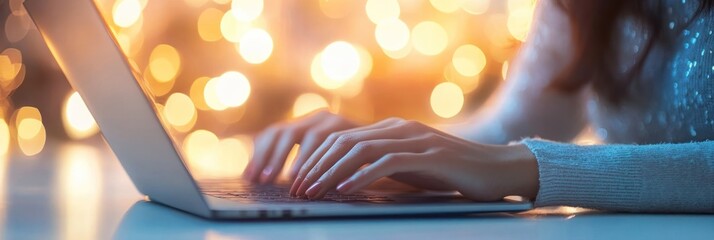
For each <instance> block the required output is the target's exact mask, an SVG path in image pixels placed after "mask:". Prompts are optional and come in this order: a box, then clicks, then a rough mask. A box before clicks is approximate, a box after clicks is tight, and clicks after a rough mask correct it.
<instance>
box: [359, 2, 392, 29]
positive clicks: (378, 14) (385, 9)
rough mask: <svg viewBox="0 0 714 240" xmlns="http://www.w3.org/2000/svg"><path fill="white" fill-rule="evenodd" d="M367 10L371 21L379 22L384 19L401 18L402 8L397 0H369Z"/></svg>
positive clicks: (366, 5)
mask: <svg viewBox="0 0 714 240" xmlns="http://www.w3.org/2000/svg"><path fill="white" fill-rule="evenodd" d="M365 12H366V13H367V17H368V18H369V20H370V21H372V22H373V23H374V24H379V23H381V22H382V21H384V20H389V19H396V18H399V14H400V12H401V10H400V8H399V1H397V0H367V3H366V4H365Z"/></svg>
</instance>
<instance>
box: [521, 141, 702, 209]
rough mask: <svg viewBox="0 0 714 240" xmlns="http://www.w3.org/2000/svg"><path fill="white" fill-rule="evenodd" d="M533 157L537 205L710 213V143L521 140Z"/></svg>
mask: <svg viewBox="0 0 714 240" xmlns="http://www.w3.org/2000/svg"><path fill="white" fill-rule="evenodd" d="M523 143H524V144H525V145H527V146H528V148H529V149H530V150H531V151H532V152H533V153H534V155H535V156H536V158H537V161H538V171H539V190H538V195H537V197H536V202H535V203H536V205H537V206H554V205H568V206H578V207H586V208H595V209H601V210H613V211H631V212H698V213H704V212H706V213H714V142H712V141H708V142H700V143H684V144H658V145H600V146H577V145H573V144H562V143H554V142H547V141H540V140H525V141H524V142H523Z"/></svg>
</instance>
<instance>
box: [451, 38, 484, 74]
mask: <svg viewBox="0 0 714 240" xmlns="http://www.w3.org/2000/svg"><path fill="white" fill-rule="evenodd" d="M452 63H453V65H454V69H456V71H457V72H459V73H460V74H461V75H464V76H467V77H473V76H476V75H478V74H479V73H481V71H483V68H484V67H486V55H485V54H484V53H483V51H481V49H480V48H478V47H477V46H474V45H471V44H466V45H462V46H460V47H459V48H457V49H456V51H454V56H453V57H452Z"/></svg>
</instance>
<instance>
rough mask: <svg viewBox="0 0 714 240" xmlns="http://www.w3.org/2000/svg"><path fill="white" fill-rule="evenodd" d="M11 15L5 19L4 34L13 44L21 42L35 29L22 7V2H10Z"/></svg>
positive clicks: (13, 0) (16, 0)
mask: <svg viewBox="0 0 714 240" xmlns="http://www.w3.org/2000/svg"><path fill="white" fill-rule="evenodd" d="M9 4H10V9H11V14H8V15H7V18H6V19H5V28H4V33H5V37H7V40H8V41H9V42H11V43H15V42H19V41H20V40H22V39H24V38H25V36H27V33H28V32H29V30H30V29H31V28H33V27H34V24H33V23H32V20H31V19H30V17H29V15H28V14H27V12H26V11H25V9H24V7H22V1H20V0H11V1H10V3H9Z"/></svg>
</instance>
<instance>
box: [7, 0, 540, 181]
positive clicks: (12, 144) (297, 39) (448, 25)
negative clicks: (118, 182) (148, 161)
mask: <svg viewBox="0 0 714 240" xmlns="http://www.w3.org/2000/svg"><path fill="white" fill-rule="evenodd" d="M96 2H97V4H98V6H99V10H100V12H102V14H103V15H104V17H105V19H106V20H107V23H108V24H109V26H110V27H111V29H112V30H113V32H114V35H115V37H116V39H117V41H118V42H119V44H120V46H121V48H122V49H123V50H124V52H125V53H126V55H127V56H128V57H129V59H130V60H131V61H132V64H133V65H134V66H135V67H136V68H137V69H138V70H140V71H141V72H142V73H143V77H144V79H143V80H142V84H143V85H144V86H145V87H146V88H147V89H149V92H150V93H151V94H153V96H151V97H152V98H153V99H154V101H155V103H156V105H157V109H158V110H159V112H160V113H161V114H160V115H161V116H162V118H163V120H164V122H165V124H166V125H167V128H168V129H169V130H170V131H171V132H172V133H173V135H174V136H175V138H176V141H177V143H178V145H180V146H181V147H182V150H183V151H184V154H185V156H186V157H187V159H186V160H187V161H188V164H189V166H190V168H191V170H192V172H193V173H194V174H195V175H196V176H197V177H233V176H236V175H238V174H240V172H241V171H242V168H244V167H245V164H246V162H247V161H248V158H249V156H250V154H251V152H252V139H251V135H252V134H254V133H256V132H258V131H260V130H261V129H262V128H264V127H265V126H267V125H269V124H271V123H273V122H277V121H282V120H287V119H291V118H295V117H300V116H302V115H305V114H307V113H309V112H312V111H314V110H316V109H329V110H330V111H332V112H335V113H340V114H343V115H345V116H348V117H350V118H353V119H355V120H357V121H360V122H363V123H370V122H374V121H377V120H380V119H383V118H386V117H389V116H398V117H403V118H409V119H417V120H421V121H425V122H429V123H436V122H443V121H458V120H459V119H463V118H464V117H467V116H468V115H469V114H470V113H472V112H473V110H474V109H476V108H478V107H479V106H480V105H481V104H482V102H483V100H484V99H485V98H487V97H488V96H489V94H491V93H492V92H493V91H494V89H495V88H497V87H498V86H499V84H501V83H502V82H503V80H504V79H505V75H506V73H507V68H508V59H510V58H511V57H512V56H513V55H514V54H515V52H516V51H517V49H518V46H520V43H521V41H523V40H524V39H525V36H526V33H527V31H528V29H529V28H530V23H531V18H532V15H533V6H534V2H533V1H532V0H508V1H493V0H366V1H365V0H309V1H300V0H283V1H278V0H274V1H263V0H232V1H231V0H96ZM21 3H22V0H8V1H3V0H0V17H1V18H0V21H1V22H2V26H3V27H4V28H3V29H4V31H3V34H2V37H0V50H1V51H2V52H1V53H0V86H1V88H0V93H2V95H0V97H2V98H0V99H2V100H0V101H1V102H0V108H1V109H0V155H8V154H9V153H11V152H12V151H20V152H21V153H22V154H24V155H27V156H34V155H37V154H39V153H41V151H42V149H43V147H44V146H45V144H49V143H48V142H50V141H48V138H50V139H63V138H69V139H72V140H73V141H89V140H85V139H94V138H97V134H98V131H99V129H98V127H97V125H96V123H95V122H94V120H93V119H92V117H91V114H90V113H89V112H88V110H87V108H86V106H85V105H84V102H83V101H82V99H81V97H80V96H79V95H78V94H76V92H74V91H72V90H71V88H70V87H69V86H68V85H67V83H66V81H65V80H64V78H63V76H62V74H61V72H60V71H59V69H58V67H57V66H56V63H54V60H52V58H51V55H49V52H48V51H47V49H46V47H45V46H44V45H43V43H42V40H41V37H40V36H39V33H38V32H37V30H36V29H35V28H34V26H33V25H32V23H31V20H30V19H29V17H28V16H27V13H26V12H25V11H24V9H23V8H22V6H21ZM74 27H81V26H74ZM23 82H24V83H23ZM20 83H23V84H22V85H20ZM13 91H14V92H15V93H14V94H12V95H11V96H10V93H12V92H13ZM117 101H121V99H117Z"/></svg>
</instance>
